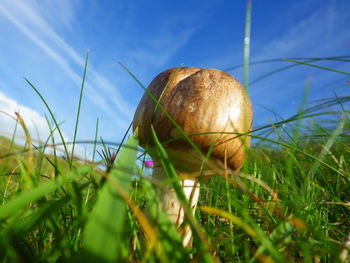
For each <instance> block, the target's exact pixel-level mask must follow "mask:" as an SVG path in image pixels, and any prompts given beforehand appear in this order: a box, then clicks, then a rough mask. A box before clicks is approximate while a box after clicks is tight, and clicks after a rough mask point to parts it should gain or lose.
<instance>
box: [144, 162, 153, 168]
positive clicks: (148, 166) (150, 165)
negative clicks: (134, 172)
mask: <svg viewBox="0 0 350 263" xmlns="http://www.w3.org/2000/svg"><path fill="white" fill-rule="evenodd" d="M145 165H146V167H147V168H152V167H153V165H154V163H153V161H145Z"/></svg>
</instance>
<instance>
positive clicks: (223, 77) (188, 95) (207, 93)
mask: <svg viewBox="0 0 350 263" xmlns="http://www.w3.org/2000/svg"><path fill="white" fill-rule="evenodd" d="M147 90H148V91H149V93H150V94H152V96H153V97H154V98H155V99H156V100H157V101H159V104H160V105H162V108H163V110H162V109H160V107H157V106H156V103H155V102H154V100H152V98H151V97H150V96H149V94H147V93H145V94H144V95H143V97H142V99H141V101H140V103H139V105H138V107H137V109H136V112H135V115H134V121H133V130H136V129H137V130H138V137H139V144H140V145H141V146H142V147H144V148H146V149H147V151H148V152H149V153H150V155H151V158H152V160H153V161H154V168H153V174H152V181H153V182H154V183H156V184H158V185H161V186H162V187H161V189H160V193H159V195H160V199H159V200H160V203H161V206H162V208H163V209H164V210H165V211H166V213H167V214H168V217H169V218H170V220H171V221H172V222H173V223H175V224H176V225H177V226H181V225H182V224H183V222H184V217H185V215H184V210H183V208H182V205H181V203H180V201H179V200H178V198H177V195H176V193H175V191H174V190H173V188H172V186H171V184H169V183H168V184H166V182H167V180H168V178H167V176H166V174H165V172H164V171H163V169H162V167H161V165H160V162H159V160H158V158H157V155H156V154H155V152H154V151H153V146H154V142H153V139H152V132H151V126H153V128H154V130H155V132H156V134H157V136H158V139H159V140H160V141H161V142H166V141H169V140H171V139H174V138H181V137H182V139H177V140H173V141H172V142H170V143H166V144H164V148H165V150H166V151H167V154H168V156H169V159H170V160H171V161H172V163H173V164H174V167H175V169H176V171H177V172H178V175H179V176H180V178H181V183H182V186H183V190H184V193H185V195H186V197H187V198H188V200H189V203H190V205H191V208H192V211H193V213H194V211H195V208H196V206H197V202H198V198H199V176H200V175H201V174H203V157H202V156H205V155H206V154H207V153H208V152H210V159H209V160H207V161H206V162H205V165H204V167H207V168H206V169H214V170H216V171H217V168H219V169H221V171H223V170H222V169H230V170H232V171H238V170H239V169H240V168H241V167H242V165H243V162H244V159H245V155H246V148H247V147H249V144H250V137H249V136H247V134H248V132H249V131H250V129H251V124H252V107H251V102H250V99H249V97H248V94H247V93H246V91H245V89H244V87H243V86H242V85H241V84H240V83H239V82H238V81H237V80H236V79H235V78H233V77H232V76H231V75H229V74H227V73H225V72H223V71H220V70H216V69H201V68H195V67H178V68H171V69H168V70H166V71H164V72H162V73H160V74H159V75H158V76H157V77H156V78H155V79H153V81H152V82H151V83H150V85H149V86H148V88H147ZM164 110H165V111H166V112H167V113H168V114H169V115H170V116H171V117H172V118H173V120H175V122H176V123H177V125H178V126H179V127H180V128H181V129H182V131H183V132H184V133H185V134H186V135H189V137H188V138H189V139H190V140H191V141H192V142H193V143H194V144H195V145H196V146H197V147H198V149H200V152H201V153H202V156H199V155H198V151H195V150H194V149H193V147H192V146H191V145H190V144H189V142H188V140H186V139H184V138H183V136H181V134H182V133H181V132H180V130H179V128H178V127H176V126H175V125H174V124H173V123H172V122H171V121H170V120H169V118H168V117H167V116H166V114H165V113H164ZM198 133H203V134H198ZM193 134H196V135H193ZM209 174H210V173H209ZM180 229H181V230H179V231H180V232H181V234H182V240H183V244H184V246H186V247H190V246H191V244H192V233H191V230H190V228H189V226H185V227H183V226H182V227H181V228H180Z"/></svg>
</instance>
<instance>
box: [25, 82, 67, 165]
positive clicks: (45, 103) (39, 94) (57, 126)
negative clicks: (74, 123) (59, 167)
mask: <svg viewBox="0 0 350 263" xmlns="http://www.w3.org/2000/svg"><path fill="white" fill-rule="evenodd" d="M24 80H25V81H26V82H27V83H28V84H29V86H31V87H32V89H33V90H34V91H35V92H36V94H38V96H39V97H40V99H41V100H42V102H43V103H44V105H45V106H46V108H47V110H48V111H49V113H50V116H51V118H52V120H53V121H54V123H55V125H56V128H57V131H58V133H59V135H60V137H61V140H62V144H63V147H64V151H65V153H66V157H67V160H68V162H69V163H70V161H69V159H70V156H69V153H68V149H67V145H66V143H65V140H64V137H63V134H62V131H61V129H60V127H59V125H58V122H57V120H56V118H55V115H54V114H53V113H52V111H51V108H50V107H49V105H48V104H47V102H46V100H45V99H44V97H43V96H42V95H41V93H40V92H39V90H38V89H37V88H36V87H35V86H34V85H33V84H32V83H31V82H30V81H29V80H28V79H26V78H24Z"/></svg>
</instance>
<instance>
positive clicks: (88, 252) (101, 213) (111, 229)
mask: <svg viewBox="0 0 350 263" xmlns="http://www.w3.org/2000/svg"><path fill="white" fill-rule="evenodd" d="M137 145H138V140H137V139H136V137H135V136H131V137H130V138H129V139H128V141H127V142H126V145H125V147H123V149H122V150H121V152H120V154H119V156H118V159H117V162H116V164H115V166H114V168H113V169H111V171H110V173H109V176H110V180H112V183H111V182H110V180H108V181H107V182H106V183H105V184H104V186H103V188H102V189H101V190H100V191H99V192H98V199H97V203H96V206H95V208H94V210H93V211H92V212H91V215H90V216H89V221H88V222H87V224H86V226H85V229H84V235H83V236H84V237H83V260H85V261H88V262H117V260H118V259H119V258H120V257H121V251H120V248H121V244H122V243H123V242H125V240H123V239H122V234H123V232H124V228H125V225H124V223H125V220H126V218H127V214H126V202H125V201H124V199H123V194H122V193H121V192H120V189H116V187H115V185H116V184H118V185H119V186H120V188H121V189H122V190H123V191H124V192H125V193H128V191H129V189H130V187H131V178H132V175H133V173H134V170H135V162H136V154H137V150H136V149H137ZM118 188H119V187H118Z"/></svg>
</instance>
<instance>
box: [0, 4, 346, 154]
mask: <svg viewBox="0 0 350 263" xmlns="http://www.w3.org/2000/svg"><path fill="white" fill-rule="evenodd" d="M245 12H246V1H244V0H234V1H233V0H231V1H229V0H187V1H158V0H154V1H142V0H133V1H113V0H101V1H96V0H95V1H94V0H40V1H39V0H36V1H35V0H16V1H13V0H1V1H0V35H1V38H0V136H1V135H2V136H11V134H13V131H14V123H15V122H14V118H15V112H19V113H20V114H21V116H22V117H23V119H24V121H25V123H26V125H27V127H28V129H29V131H30V133H31V135H32V137H33V138H35V139H39V140H42V141H43V140H46V139H47V137H48V135H49V129H48V125H47V121H46V119H45V118H46V116H49V113H48V110H47V109H46V107H45V105H44V103H43V102H42V101H41V99H40V97H39V96H38V95H37V94H36V93H35V91H34V90H33V89H32V88H31V87H30V85H29V84H28V83H27V82H26V81H25V79H28V80H29V81H30V82H31V83H32V84H33V85H34V86H35V87H36V88H37V89H38V90H39V92H40V93H41V95H42V96H43V97H44V98H45V100H46V102H47V104H48V105H49V106H50V108H51V110H52V112H53V114H54V115H55V118H56V119H57V121H58V122H59V123H61V125H60V127H61V129H62V131H63V134H64V137H65V139H66V140H72V138H73V134H74V127H75V120H76V114H77V108H78V101H79V93H80V88H81V83H82V79H83V71H84V64H85V57H86V54H87V53H88V54H89V61H88V66H87V75H86V80H85V89H84V94H83V98H82V106H81V114H80V123H79V129H78V134H77V138H78V140H93V139H94V136H95V129H96V121H97V119H99V136H101V137H102V138H103V139H104V140H106V141H114V142H120V141H121V139H122V137H123V135H124V134H125V132H126V131H127V128H128V126H129V124H130V122H131V121H132V119H133V114H134V111H135V109H136V107H137V104H138V102H139V100H140V98H141V96H142V95H143V90H142V88H141V87H140V86H139V85H138V84H137V83H136V81H135V80H134V79H133V78H132V77H131V76H130V75H129V74H128V73H127V72H126V71H125V70H124V69H123V68H122V67H121V66H120V64H119V62H120V63H122V64H124V65H125V66H126V67H128V68H129V70H130V71H131V72H132V73H133V74H134V75H135V76H136V77H137V78H138V79H139V80H140V81H141V82H142V83H143V85H145V86H147V85H148V84H149V83H150V82H151V80H152V79H153V78H154V77H155V76H156V75H157V74H159V73H160V72H162V71H163V70H166V69H168V68H171V67H176V66H180V65H184V66H194V67H202V68H216V69H220V70H225V71H226V72H228V73H230V74H232V75H233V76H234V77H236V78H237V79H238V80H240V81H243V71H242V69H241V68H234V69H232V68H233V67H235V66H237V65H241V64H242V63H243V40H244V26H245ZM349 21H350V1H349V0H293V1H292V0H280V1H276V0H264V1H262V0H253V1H252V20H251V40H250V43H251V45H250V48H251V50H250V61H251V62H254V61H261V60H268V59H281V58H309V57H335V56H346V55H349V54H350V26H349ZM315 63H316V62H315ZM290 64H292V63H291V62H287V61H280V62H270V63H264V64H259V65H254V66H253V65H252V66H251V67H250V75H249V78H250V81H252V82H253V83H252V84H251V85H250V86H249V95H250V97H251V100H252V103H253V111H254V122H253V126H254V127H258V126H259V125H263V124H267V123H270V122H272V121H275V120H276V119H275V118H276V114H275V113H276V112H277V113H278V115H279V116H280V117H281V118H288V117H289V116H291V115H293V114H295V113H296V112H297V110H298V109H299V107H300V103H301V101H302V97H303V93H304V90H305V86H306V83H310V91H309V97H308V102H309V103H310V105H312V103H315V102H317V101H319V100H321V99H324V98H331V97H334V96H335V94H336V95H337V96H348V95H349V89H350V85H349V84H348V83H349V82H348V81H349V78H350V77H349V76H346V75H341V74H338V73H334V72H329V71H324V70H320V69H316V68H311V67H307V66H297V67H293V68H291V69H289V70H285V71H283V72H280V73H278V74H274V75H272V76H270V77H267V78H264V79H262V80H260V81H256V82H255V81H254V80H256V79H258V78H260V77H261V76H264V75H265V74H267V73H269V72H271V71H273V70H275V69H278V68H280V67H282V66H287V65H290ZM317 64H318V65H321V66H326V67H332V68H335V69H338V70H342V71H347V72H349V71H350V67H349V64H348V63H345V62H339V61H329V60H328V61H319V62H317ZM274 112H275V113H274ZM17 135H18V137H20V136H23V132H22V131H21V129H20V128H18V131H17ZM55 136H56V137H57V134H56V135H55ZM57 138H58V137H57ZM78 151H80V154H83V152H84V145H81V146H80V148H79V150H78Z"/></svg>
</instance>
